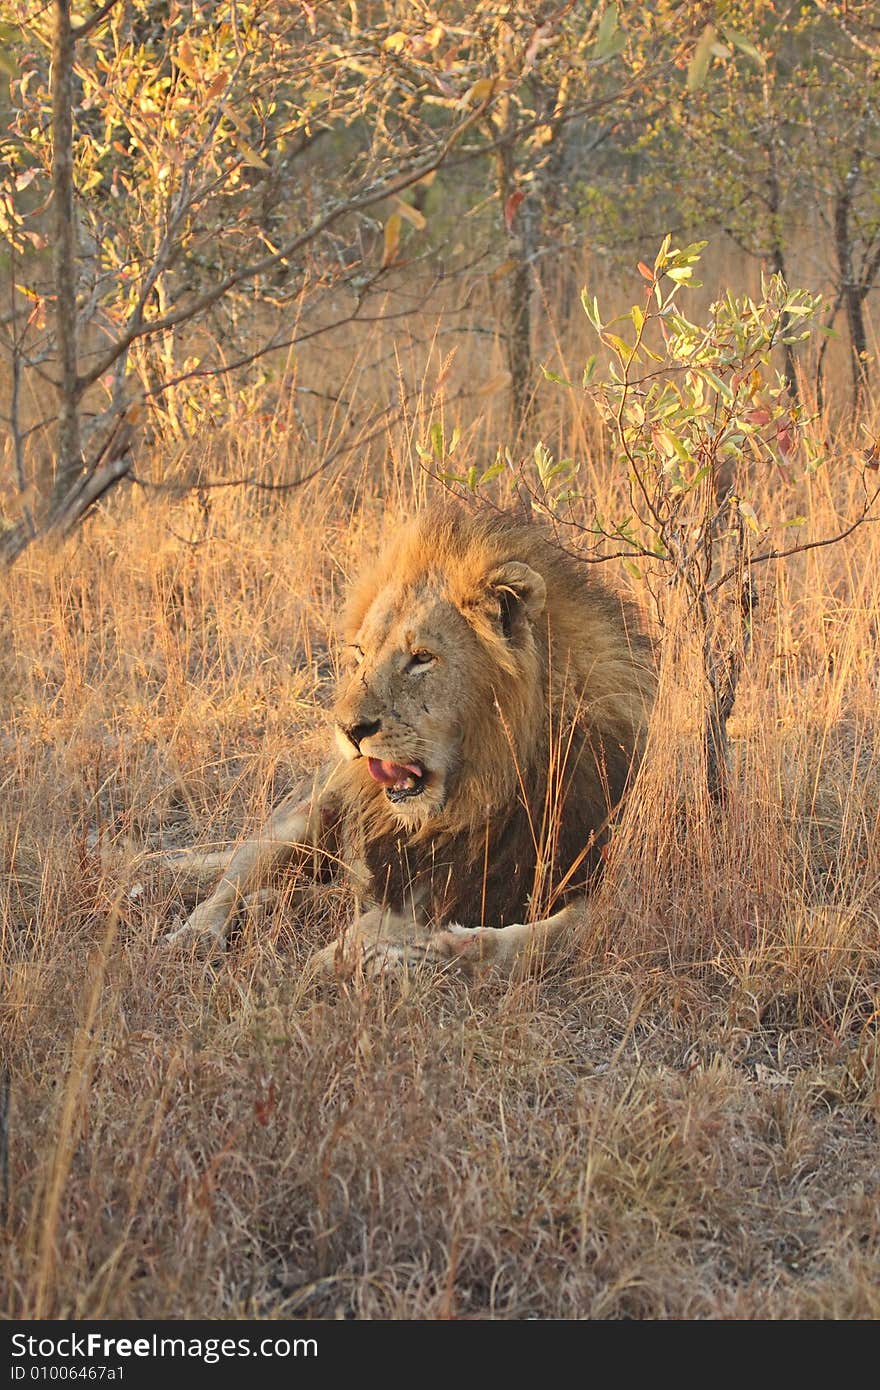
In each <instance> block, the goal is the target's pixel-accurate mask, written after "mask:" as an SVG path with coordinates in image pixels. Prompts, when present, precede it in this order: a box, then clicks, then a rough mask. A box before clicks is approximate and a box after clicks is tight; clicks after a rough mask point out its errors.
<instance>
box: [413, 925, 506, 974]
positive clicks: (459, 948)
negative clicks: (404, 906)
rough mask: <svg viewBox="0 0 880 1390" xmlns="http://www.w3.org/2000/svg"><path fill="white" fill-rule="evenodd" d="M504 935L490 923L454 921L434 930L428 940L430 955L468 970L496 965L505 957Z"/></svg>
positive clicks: (437, 959)
mask: <svg viewBox="0 0 880 1390" xmlns="http://www.w3.org/2000/svg"><path fill="white" fill-rule="evenodd" d="M502 947H503V939H502V934H501V932H500V931H496V930H495V929H494V928H493V927H462V926H460V925H459V924H458V923H457V922H453V923H452V925H451V926H449V927H447V928H446V929H445V930H444V931H441V932H435V934H434V935H433V936H432V937H431V938H430V939H429V940H428V942H427V951H428V953H429V954H430V956H431V958H432V959H434V960H436V961H439V962H441V963H443V962H446V963H450V964H455V965H460V966H463V967H464V968H465V969H467V970H475V969H479V968H481V967H482V966H490V965H498V964H499V963H500V962H502V961H503V959H504V952H503V950H502Z"/></svg>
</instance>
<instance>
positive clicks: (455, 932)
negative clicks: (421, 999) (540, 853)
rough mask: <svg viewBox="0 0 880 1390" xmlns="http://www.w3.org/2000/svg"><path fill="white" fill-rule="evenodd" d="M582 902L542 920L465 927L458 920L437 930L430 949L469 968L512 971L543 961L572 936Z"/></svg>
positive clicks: (441, 958) (435, 956) (438, 957)
mask: <svg viewBox="0 0 880 1390" xmlns="http://www.w3.org/2000/svg"><path fill="white" fill-rule="evenodd" d="M579 911H582V904H580V903H570V904H569V905H568V906H567V907H564V908H562V909H561V911H559V912H556V913H554V914H553V916H552V917H544V918H543V919H542V920H541V921H539V922H527V923H522V922H514V923H511V924H510V926H507V927H462V926H459V925H458V924H455V925H453V926H451V927H448V928H447V929H446V930H445V931H441V932H435V933H434V935H433V936H431V937H430V938H429V940H428V942H427V952H428V953H429V955H430V956H431V957H432V958H433V959H435V960H438V961H447V962H450V963H452V962H454V963H455V964H457V965H460V966H463V967H464V968H465V969H466V970H470V971H473V970H479V969H481V968H483V967H491V968H493V969H495V970H500V971H502V972H504V973H506V974H510V973H512V972H513V970H515V969H516V968H517V967H518V966H520V965H523V966H525V968H526V969H530V968H532V967H535V966H540V965H541V964H543V962H544V960H546V958H547V957H548V956H549V955H551V954H552V953H553V952H554V951H556V950H557V949H558V948H559V946H560V945H561V944H562V943H563V942H564V941H565V940H566V939H567V938H568V937H569V934H570V930H571V927H572V925H573V924H574V922H575V921H576V919H577V916H578V915H579Z"/></svg>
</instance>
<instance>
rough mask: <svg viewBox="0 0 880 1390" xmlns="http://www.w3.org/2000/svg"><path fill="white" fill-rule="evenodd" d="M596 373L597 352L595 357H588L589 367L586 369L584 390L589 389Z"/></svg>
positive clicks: (583, 383)
mask: <svg viewBox="0 0 880 1390" xmlns="http://www.w3.org/2000/svg"><path fill="white" fill-rule="evenodd" d="M595 371H596V354H595V352H594V353H593V355H592V357H588V358H587V365H586V366H585V367H584V379H583V382H582V385H583V388H584V390H586V389H587V387H588V386H589V384H590V382H591V381H592V380H593V375H594V373H595Z"/></svg>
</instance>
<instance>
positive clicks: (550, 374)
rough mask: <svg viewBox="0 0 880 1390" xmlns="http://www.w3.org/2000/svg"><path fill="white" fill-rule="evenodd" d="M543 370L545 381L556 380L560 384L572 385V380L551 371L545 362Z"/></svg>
mask: <svg viewBox="0 0 880 1390" xmlns="http://www.w3.org/2000/svg"><path fill="white" fill-rule="evenodd" d="M541 371H542V373H543V375H544V380H545V381H555V382H556V384H557V385H558V386H571V382H570V381H567V380H566V378H565V377H564V376H560V375H559V373H558V372H551V371H550V368H549V367H545V366H544V363H543V362H542V363H541Z"/></svg>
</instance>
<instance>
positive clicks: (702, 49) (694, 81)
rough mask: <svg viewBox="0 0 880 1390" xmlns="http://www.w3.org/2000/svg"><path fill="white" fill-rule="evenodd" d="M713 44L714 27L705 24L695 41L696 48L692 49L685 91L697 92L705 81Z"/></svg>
mask: <svg viewBox="0 0 880 1390" xmlns="http://www.w3.org/2000/svg"><path fill="white" fill-rule="evenodd" d="M714 42H715V25H714V24H707V25H706V27H705V29H704V30H703V32H702V34H701V35H700V37H699V38H698V39H697V46H696V48H695V49H694V56H693V57H692V58H691V61H690V65H689V66H688V74H687V89H688V91H689V92H698V91H699V89H700V88H701V87H702V85H703V83H704V82H705V81H706V74H707V72H708V71H709V63H710V62H711V59H712V45H713V44H714Z"/></svg>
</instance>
